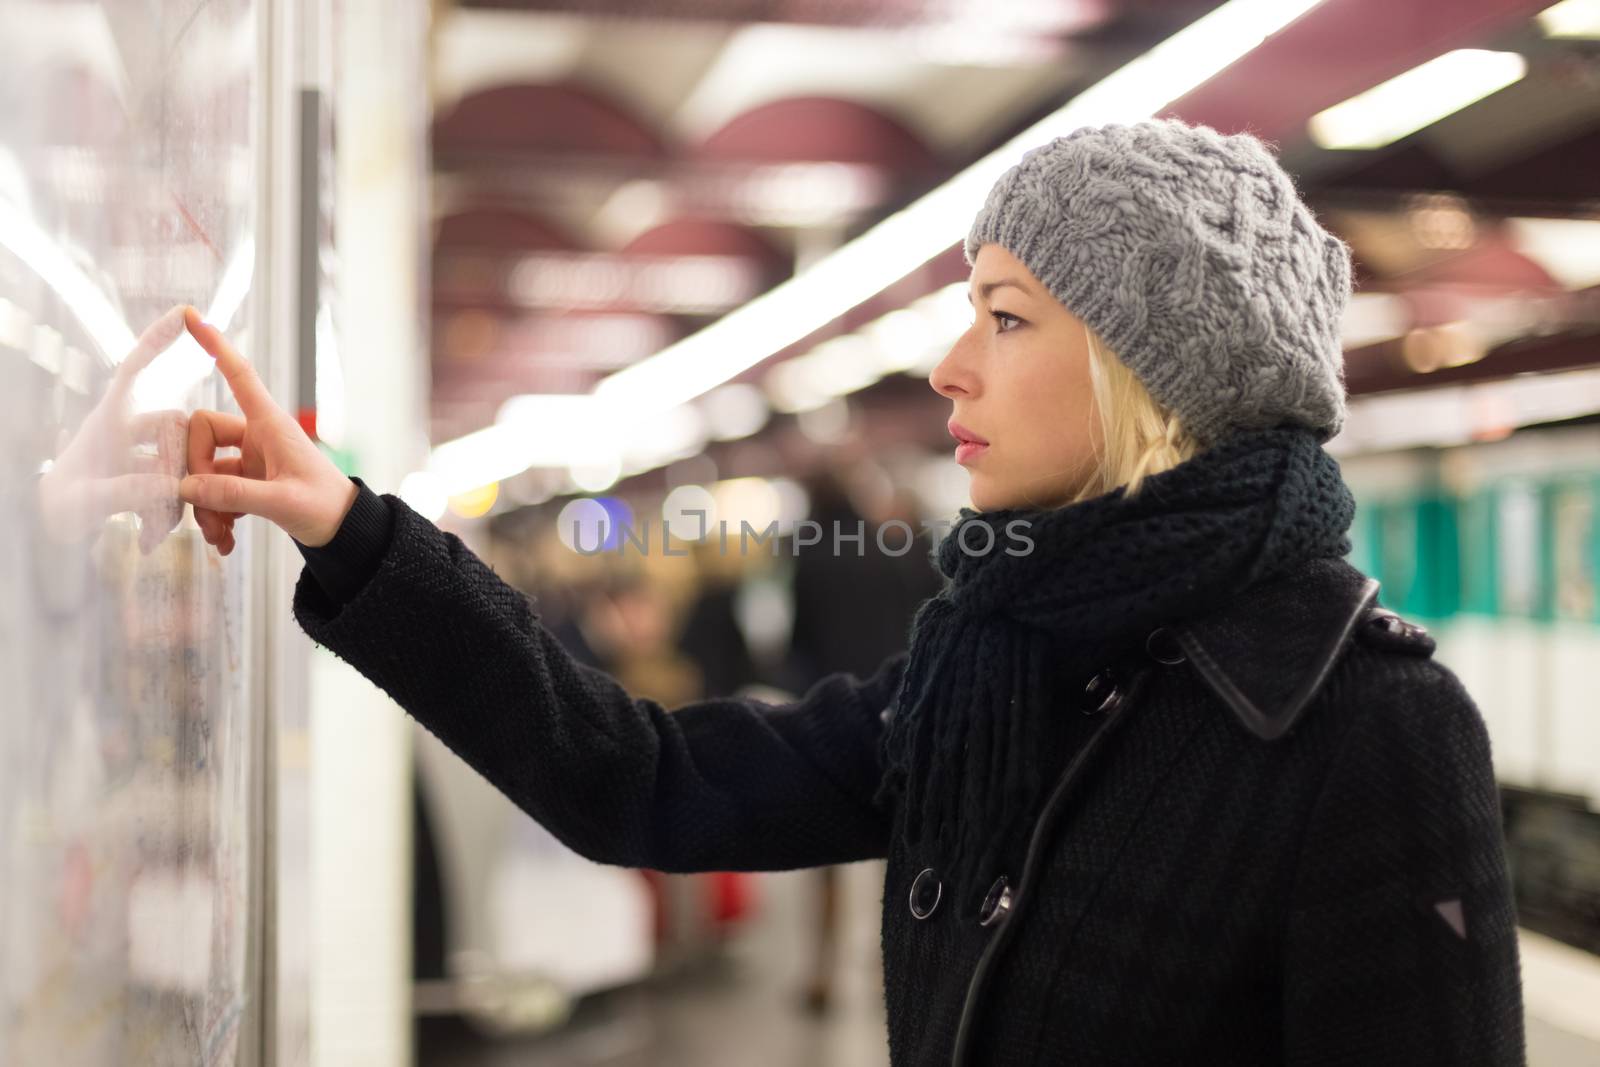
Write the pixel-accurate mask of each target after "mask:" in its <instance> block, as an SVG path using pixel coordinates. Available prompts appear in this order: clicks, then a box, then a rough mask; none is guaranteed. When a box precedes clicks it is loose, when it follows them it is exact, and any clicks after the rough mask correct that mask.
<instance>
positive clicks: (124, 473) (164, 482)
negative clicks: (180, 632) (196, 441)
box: [38, 308, 189, 555]
mask: <svg viewBox="0 0 1600 1067" xmlns="http://www.w3.org/2000/svg"><path fill="white" fill-rule="evenodd" d="M182 312H183V309H182V308H173V309H172V310H171V311H169V312H167V313H166V314H165V315H162V316H161V317H160V318H159V319H157V320H156V321H155V322H154V323H152V324H151V325H150V326H149V327H148V328H146V329H145V331H144V333H143V334H141V335H140V336H139V339H138V341H137V342H136V343H135V344H134V347H133V351H131V352H129V353H128V355H127V356H126V357H125V358H124V359H123V360H122V362H121V363H119V364H118V365H117V370H116V373H115V374H114V375H113V376H112V379H111V384H110V385H109V386H108V387H107V389H106V392H105V395H104V396H102V397H101V398H100V402H99V403H97V404H96V405H95V406H94V410H93V411H91V412H90V413H89V415H88V416H87V417H86V418H85V419H84V420H83V422H82V424H80V425H79V426H78V429H77V432H76V433H74V434H73V436H72V439H71V440H70V441H68V442H67V444H66V446H65V447H63V448H62V449H61V451H60V453H59V454H58V455H57V456H56V457H55V461H54V463H53V464H52V466H51V467H50V469H49V471H47V472H46V473H45V474H44V475H43V476H42V477H41V478H40V479H39V491H38V499H39V514H40V517H41V518H42V520H43V528H44V530H45V532H46V533H47V534H48V535H49V536H50V538H51V539H52V540H55V541H60V542H64V543H69V544H73V543H78V542H81V541H83V540H85V539H86V538H88V537H90V536H92V535H93V534H94V533H95V532H96V531H98V530H99V528H100V526H101V524H103V523H104V522H105V520H106V518H107V516H110V515H115V514H117V513H118V512H123V511H133V512H137V513H138V515H139V551H140V552H142V553H144V554H145V555H149V554H150V553H151V552H152V551H154V550H155V547H156V546H157V545H158V544H160V543H161V539H162V538H163V537H165V536H166V535H167V533H168V532H169V531H171V530H172V529H173V527H175V526H177V525H178V522H179V520H181V519H182V518H183V504H182V503H181V502H180V501H179V500H178V479H179V478H181V477H182V476H183V452H184V442H185V441H186V440H187V439H188V436H189V429H188V422H189V420H188V416H187V415H185V414H184V413H183V412H181V411H146V412H140V413H139V414H133V413H132V411H131V405H130V400H129V398H130V395H131V393H132V392H133V383H134V379H136V378H137V377H138V376H139V375H140V374H141V373H142V372H143V371H144V369H145V368H146V367H148V366H149V365H150V363H151V362H152V361H153V360H154V359H155V358H156V357H157V356H159V355H160V354H161V353H162V352H163V351H165V350H166V349H167V347H168V346H170V345H171V344H172V342H173V341H175V340H177V338H178V335H179V334H180V333H182V332H183V313H182ZM144 444H153V445H154V446H155V448H156V451H155V452H154V454H151V453H149V452H147V451H140V450H139V449H138V446H139V445H144Z"/></svg>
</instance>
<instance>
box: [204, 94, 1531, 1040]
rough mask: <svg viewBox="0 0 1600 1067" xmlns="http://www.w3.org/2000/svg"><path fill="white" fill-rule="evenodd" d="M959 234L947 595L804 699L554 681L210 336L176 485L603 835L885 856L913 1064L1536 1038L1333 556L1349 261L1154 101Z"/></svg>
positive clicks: (627, 845) (402, 509)
mask: <svg viewBox="0 0 1600 1067" xmlns="http://www.w3.org/2000/svg"><path fill="white" fill-rule="evenodd" d="M966 252H967V257H968V260H969V262H970V263H971V265H972V273H971V279H970V283H969V293H970V296H971V299H972V303H973V309H974V315H973V321H972V324H971V326H969V327H968V328H967V330H966V331H965V332H964V333H963V334H962V335H961V337H960V338H959V339H958V340H957V342H956V343H955V345H954V347H953V348H952V349H951V350H950V352H949V354H948V356H947V357H946V358H945V359H944V360H943V361H942V362H941V363H940V364H939V365H938V367H937V368H935V370H934V371H933V373H932V375H931V384H932V386H933V388H934V389H935V390H937V391H938V393H939V394H940V395H941V396H943V397H945V398H946V399H948V400H949V401H950V404H951V408H950V415H951V419H950V423H949V426H950V430H951V433H952V434H953V435H954V436H955V437H956V438H957V440H958V442H959V444H958V447H957V451H956V461H957V462H959V463H961V464H962V465H963V466H965V467H966V468H967V469H968V471H969V473H970V476H971V482H970V488H971V501H972V506H971V507H969V508H963V509H962V511H961V515H960V518H959V521H958V522H957V523H956V525H955V526H954V527H953V528H951V530H950V531H949V533H948V534H947V535H946V536H944V537H943V538H942V539H941V540H940V541H939V542H938V544H937V546H936V548H935V550H934V551H933V553H932V554H931V557H932V562H933V564H934V565H936V566H937V567H938V568H939V569H940V570H941V571H942V572H943V574H944V576H945V577H946V579H947V580H948V581H947V585H946V588H945V589H944V591H943V592H941V593H940V594H939V595H938V596H936V597H933V598H931V599H929V600H927V601H926V602H924V603H923V605H922V606H921V608H920V609H919V611H918V613H917V616H916V619H915V621H914V624H913V626H912V628H911V633H910V635H909V637H910V639H909V647H908V649H907V650H906V651H905V652H902V653H899V654H897V655H895V656H893V657H891V658H889V659H888V660H886V661H885V662H884V663H883V664H882V665H881V666H880V667H879V668H878V669H877V670H876V671H875V672H874V673H873V674H872V676H871V677H868V678H865V679H863V678H859V677H857V676H854V675H850V674H844V673H839V674H834V675H830V676H828V677H826V678H824V679H822V680H821V681H819V682H818V683H817V684H816V685H815V686H814V687H813V688H812V689H810V690H809V691H808V692H807V693H806V694H805V696H804V697H803V698H802V699H800V700H799V701H797V702H795V703H792V704H787V705H782V706H772V705H767V704H763V703H759V702H756V701H751V700H736V699H710V700H704V701H700V702H697V703H694V704H691V705H688V706H686V707H684V708H681V709H679V710H678V711H676V712H675V713H674V714H671V715H669V714H666V712H665V710H664V709H663V708H662V707H661V706H659V705H658V704H656V703H654V702H652V701H650V700H647V699H637V698H634V697H632V696H630V695H629V694H628V693H627V692H625V691H624V690H623V689H622V688H621V687H620V686H619V685H618V684H617V683H616V682H615V681H614V680H613V679H612V678H610V677H608V676H606V675H605V674H603V673H601V672H598V671H596V670H593V669H591V668H588V667H584V666H582V665H580V664H578V663H575V662H574V661H573V660H572V659H571V658H569V657H568V656H567V655H566V654H565V653H564V652H563V651H562V649H561V647H560V646H559V645H558V643H557V642H556V641H555V640H554V639H552V637H551V635H550V634H549V632H548V631H547V630H546V629H545V628H544V627H543V625H542V624H541V622H540V618H539V614H538V611H537V609H536V606H535V605H533V604H531V603H530V602H529V601H528V599H527V598H525V597H524V596H522V595H521V594H519V593H518V592H517V591H516V590H514V589H512V588H510V587H509V586H507V585H505V584H504V583H503V582H501V581H500V580H499V579H498V578H496V576H495V575H494V574H493V573H492V572H491V571H490V570H489V569H488V568H487V567H486V566H485V565H484V564H483V563H482V562H480V561H479V560H478V559H477V558H476V557H475V556H474V555H473V554H472V553H471V552H470V551H468V550H467V549H466V548H465V547H464V546H463V545H462V543H461V542H460V541H459V540H458V539H457V538H456V537H454V536H452V535H449V534H445V533H441V532H440V531H439V530H438V529H437V528H436V527H435V526H434V525H433V524H431V523H430V522H428V521H426V520H425V519H423V518H422V517H420V516H419V515H417V514H416V513H415V512H414V511H412V510H411V509H410V508H408V507H407V506H406V505H405V504H404V503H403V502H402V501H400V500H399V499H398V498H396V497H394V496H392V495H387V494H385V495H382V496H380V495H378V494H376V493H375V492H373V491H372V490H371V489H369V488H368V487H367V486H366V485H365V484H364V483H362V482H361V481H360V480H359V479H349V478H346V477H344V476H343V475H342V474H340V473H339V472H338V471H337V470H336V469H334V468H333V467H332V466H331V465H330V464H329V463H328V462H327V461H325V460H324V459H323V458H322V456H321V455H320V453H319V452H318V451H317V450H316V449H315V448H314V447H313V446H312V444H311V443H310V442H309V441H308V440H307V439H306V438H305V437H304V435H303V434H301V432H300V430H299V428H298V427H297V425H296V424H295V422H294V420H293V419H292V418H290V417H289V416H288V415H287V414H286V413H284V412H283V411H281V410H280V409H279V408H277V406H276V405H275V404H274V403H273V402H272V401H271V399H270V398H269V397H268V396H267V394H266V392H265V390H264V389H263V388H262V387H261V384H260V383H259V381H258V380H257V379H256V378H255V376H254V375H253V373H252V372H251V370H250V368H249V366H248V364H247V363H246V362H245V361H244V360H243V359H242V358H241V357H240V356H239V355H238V354H237V353H235V352H234V351H233V350H232V349H231V348H229V347H228V345H227V343H226V342H225V341H224V340H223V339H222V338H221V337H220V336H218V335H217V333H216V332H215V331H212V330H209V329H207V328H205V327H203V326H201V325H199V324H198V323H196V324H194V325H193V327H192V328H193V329H194V331H195V335H196V337H197V338H198V339H199V340H200V341H201V343H202V344H203V345H204V346H205V347H206V348H207V349H208V350H209V351H211V352H212V353H214V354H215V355H216V356H217V357H218V360H219V364H220V366H221V369H222V372H223V374H224V375H226V377H227V379H228V381H229V382H230V384H231V385H232V387H233V391H234V393H235V395H236V396H237V397H238V400H239V403H240V406H241V408H242V409H243V412H244V414H243V416H242V417H229V416H225V415H218V414H214V413H200V414H199V415H197V416H196V418H195V419H194V420H193V422H192V426H193V427H194V429H193V431H192V432H193V434H194V435H195V436H194V437H193V439H192V440H191V450H190V451H191V460H192V464H193V465H192V469H193V470H194V471H196V472H198V473H195V474H193V475H191V476H190V477H188V478H186V479H185V480H184V482H183V486H182V490H181V492H182V494H183V497H184V499H185V500H188V501H190V502H191V503H193V504H194V505H195V507H196V516H197V518H198V519H199V521H200V524H201V526H202V527H203V528H204V529H205V531H206V536H207V537H208V539H210V540H211V541H213V542H214V543H216V544H217V545H218V546H219V547H220V548H221V549H222V550H223V551H227V549H228V548H229V547H230V545H231V537H232V535H231V532H230V528H229V527H230V524H231V517H230V516H231V515H232V514H236V513H243V512H248V513H254V514H261V515H265V516H266V517H267V518H269V519H272V520H273V521H275V522H277V523H278V524H279V525H281V526H282V527H283V528H284V529H285V530H287V531H288V532H289V533H290V534H291V535H293V536H294V537H295V539H296V540H297V541H298V542H299V543H300V544H301V545H302V548H303V550H304V552H305V555H306V559H307V567H306V571H305V573H303V574H302V576H301V578H300V582H299V585H298V587H297V589H296V595H295V600H294V611H295V616H296V618H297V619H298V620H299V622H300V624H301V625H302V626H303V627H304V628H305V630H306V632H307V633H308V634H310V636H311V637H312V638H313V639H314V640H316V641H317V642H319V643H321V644H323V645H325V646H327V647H329V648H331V649H333V650H334V651H335V652H336V653H338V654H339V655H340V656H342V657H343V658H345V659H346V660H348V661H349V662H350V663H351V664H353V665H354V666H355V667H356V668H357V669H358V670H360V671H361V672H362V673H364V674H365V675H366V676H367V677H369V678H371V679H372V680H373V681H374V682H376V683H377V684H378V685H380V686H382V687H383V688H384V689H385V690H387V691H388V692H389V693H390V694H391V695H392V696H393V697H394V698H395V700H396V701H398V702H399V704H400V705H401V706H402V707H403V708H405V709H406V710H407V711H408V712H409V713H410V714H411V715H413V716H415V717H416V718H417V719H418V720H419V721H420V722H422V723H423V724H424V725H426V726H427V727H428V728H429V729H430V730H432V731H433V732H434V733H435V734H437V735H438V736H439V737H440V738H442V739H443V740H444V741H445V743H446V744H448V745H449V746H451V747H452V748H453V749H454V750H455V751H456V752H458V753H459V754H460V755H461V756H462V757H463V758H464V759H466V760H467V761H468V762H469V763H471V764H472V765H473V766H475V767H476V768H478V769H479V770H480V771H481V772H482V773H483V774H484V775H485V776H486V777H488V778H489V780H490V781H492V782H494V783H495V784H496V785H497V786H498V787H499V788H500V789H501V790H503V791H504V792H505V793H506V795H507V796H509V797H510V798H512V799H513V800H514V801H515V802H516V803H518V804H519V805H520V806H521V807H522V808H523V809H525V810H526V811H527V812H529V813H530V814H531V815H532V816H533V817H534V818H536V819H538V820H539V821H540V822H541V823H543V824H544V825H545V826H546V827H548V828H549V829H550V830H551V831H552V832H553V833H555V834H557V835H558V836H559V837H561V838H562V839H563V840H564V841H565V842H567V843H568V844H569V845H570V846H571V847H572V848H574V849H575V850H577V851H578V852H580V853H583V854H584V855H587V856H589V857H592V858H593V859H596V860H599V861H602V862H610V863H618V864H626V865H629V866H638V867H652V868H658V869H661V870H666V871H698V870H733V869H750V870H772V869H785V868H794V867H806V866H816V865H822V864H833V863H841V862H848V861H852V860H860V859H866V858H870V857H886V858H887V860H888V865H887V876H886V882H885V885H884V894H883V916H882V940H883V953H884V971H885V1001H886V1005H887V1009H888V1026H889V1034H888V1038H889V1051H890V1058H891V1061H892V1062H893V1063H894V1064H896V1065H903V1067H913V1065H924V1064H950V1063H954V1064H963V1065H974V1064H995V1065H1006V1067H1017V1065H1028V1064H1061V1063H1072V1064H1080V1065H1087V1064H1097V1063H1100V1064H1111V1063H1116V1064H1164V1065H1170V1064H1206V1065H1212V1064H1222V1063H1226V1064H1230V1065H1234V1067H1238V1065H1242V1064H1279V1063H1288V1064H1311V1063H1316V1064H1362V1065H1373V1064H1405V1065H1407V1067H1413V1065H1417V1064H1446V1063H1448V1064H1460V1063H1469V1062H1470V1063H1474V1064H1515V1063H1521V1062H1523V1032H1522V1022H1523V1020H1522V1004H1521V991H1520V986H1519V978H1518V959H1517V943H1516V933H1515V916H1514V912H1513V907H1512V898H1511V890H1510V883H1509V877H1508V872H1507V865H1506V860H1505V855H1504V850H1503V839H1502V833H1501V824H1500V815H1499V807H1498V803H1497V792H1496V786H1495V780H1494V776H1493V771H1492V766H1491V762H1490V751H1489V743H1488V737H1487V734H1486V732H1485V729H1484V724H1483V719H1482V717H1481V715H1480V714H1479V712H1478V710H1477V708H1476V707H1475V705H1474V703H1473V701H1472V699H1471V698H1470V696H1469V695H1468V694H1467V692H1466V691H1465V690H1464V689H1463V687H1462V685H1461V683H1460V681H1459V680H1458V679H1457V678H1456V676H1455V675H1454V674H1452V673H1451V672H1450V671H1449V670H1448V669H1447V668H1446V667H1444V666H1443V665H1441V664H1440V663H1438V662H1437V661H1435V660H1434V659H1432V657H1431V653H1432V652H1433V650H1434V644H1433V640H1432V638H1431V637H1429V636H1428V635H1427V633H1426V632H1424V631H1423V630H1422V628H1420V627H1417V626H1414V625H1411V624H1409V623H1406V622H1404V621H1403V620H1401V619H1399V618H1398V617H1397V616H1396V615H1395V614H1394V613H1393V612H1390V611H1388V610H1386V609H1384V608H1381V607H1379V606H1378V600H1377V583H1376V582H1375V581H1373V580H1371V579H1369V578H1367V577H1366V576H1365V575H1363V574H1362V573H1361V572H1359V571H1358V570H1356V569H1355V568H1354V567H1352V566H1351V565H1350V564H1349V563H1347V562H1346V561H1345V560H1344V558H1343V557H1344V556H1345V555H1346V554H1347V553H1348V551H1349V549H1350V542H1349V540H1348V538H1347V530H1348V528H1349V525H1350V522H1351V519H1352V516H1353V513H1354V508H1355V505H1354V500H1353V499H1352V497H1351V495H1350V492H1349V490H1348V488H1347V487H1346V486H1345V484H1344V482H1343V480H1342V478H1341V477H1340V470H1339V466H1338V464H1337V463H1336V462H1335V461H1334V460H1333V458H1332V457H1331V456H1329V454H1328V453H1327V452H1326V451H1325V450H1324V449H1323V448H1322V447H1321V446H1322V445H1323V444H1325V443H1326V442H1327V440H1328V439H1329V438H1331V437H1332V436H1333V435H1334V434H1335V433H1337V432H1338V430H1339V428H1340V426H1341V424H1342V422H1343V419H1344V412H1345V405H1344V387H1343V374H1342V358H1341V352H1340V346H1339V319H1340V316H1341V313H1342V312H1343V309H1344V306H1345V303H1346V301H1347V299H1348V296H1349V291H1350V284H1351V273H1350V258H1349V250H1348V248H1347V247H1346V246H1345V245H1344V244H1343V243H1342V242H1340V241H1339V240H1338V239H1337V238H1335V237H1334V236H1332V235H1331V234H1329V233H1327V232H1326V231H1325V230H1324V229H1323V228H1322V227H1321V226H1320V225H1319V224H1318V223H1317V221H1316V220H1315V218H1314V217H1313V215H1312V213H1311V212H1310V211H1309V209H1308V208H1306V206H1305V205H1304V204H1303V202H1301V200H1300V199H1299V198H1298V196H1297V194H1296V191H1295V189H1294V186H1293V184H1292V182H1291V180H1290V179H1289V177H1288V176H1287V175H1286V174H1285V172H1284V171H1283V170H1282V169H1281V168H1280V167H1279V165H1278V163H1277V161H1276V160H1275V159H1274V158H1273V156H1272V155H1271V154H1270V152H1269V151H1268V150H1267V148H1266V147H1265V146H1264V145H1262V144H1261V142H1259V141H1257V140H1256V139H1255V138H1253V137H1250V136H1248V135H1242V134H1241V135H1232V136H1223V135H1221V134H1219V133H1217V132H1216V131H1214V130H1210V129H1206V128H1204V127H1193V126H1187V125H1184V124H1182V123H1180V122H1176V121H1152V122H1145V123H1138V124H1135V125H1131V126H1107V127H1102V128H1086V129H1082V130H1078V131H1076V132H1075V133H1073V134H1071V135H1070V136H1067V137H1062V138H1058V139H1057V140H1055V141H1052V142H1051V143H1049V144H1046V145H1042V146H1040V147H1038V148H1036V149H1034V150H1032V151H1031V152H1029V153H1028V154H1027V155H1026V156H1025V157H1024V158H1023V160H1022V161H1021V162H1020V163H1019V164H1018V165H1017V166H1016V167H1014V168H1012V169H1011V170H1010V171H1009V172H1007V173H1006V174H1005V175H1004V176H1003V177H1002V178H1001V179H1000V180H999V181H998V182H997V183H996V184H995V186H994V188H993V189H992V190H991V192H990V194H989V197H988V200H987V203H986V204H985V205H984V208H983V210H982V211H981V212H980V213H979V215H978V216H977V218H976V219H975V220H974V222H973V225H972V228H971V231H970V233H969V234H968V236H967V239H966ZM216 444H242V445H243V457H242V459H240V460H235V461H232V462H231V464H230V466H231V467H235V468H238V469H231V470H220V467H221V465H222V464H223V463H229V462H230V461H226V460H217V461H215V463H213V460H212V455H213V446H214V445H216ZM213 466H216V467H217V468H219V470H217V471H213V470H211V469H209V468H211V467H213ZM849 610H850V605H848V604H841V605H840V611H841V612H847V611H849Z"/></svg>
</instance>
